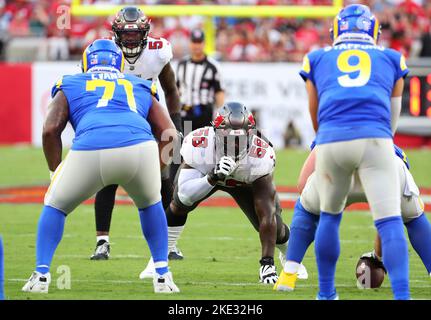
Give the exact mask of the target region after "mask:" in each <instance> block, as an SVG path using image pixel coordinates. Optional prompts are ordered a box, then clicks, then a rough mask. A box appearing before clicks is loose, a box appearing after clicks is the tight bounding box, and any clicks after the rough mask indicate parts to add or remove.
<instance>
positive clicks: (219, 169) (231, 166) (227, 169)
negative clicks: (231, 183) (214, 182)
mask: <svg viewBox="0 0 431 320" xmlns="http://www.w3.org/2000/svg"><path fill="white" fill-rule="evenodd" d="M236 167H238V163H236V162H235V160H234V159H232V158H231V157H227V156H223V157H221V159H220V161H219V163H218V164H217V166H216V167H215V170H214V173H215V174H216V175H218V176H222V177H224V178H226V177H227V176H230V175H231V174H232V173H233V172H234V171H235V169H236Z"/></svg>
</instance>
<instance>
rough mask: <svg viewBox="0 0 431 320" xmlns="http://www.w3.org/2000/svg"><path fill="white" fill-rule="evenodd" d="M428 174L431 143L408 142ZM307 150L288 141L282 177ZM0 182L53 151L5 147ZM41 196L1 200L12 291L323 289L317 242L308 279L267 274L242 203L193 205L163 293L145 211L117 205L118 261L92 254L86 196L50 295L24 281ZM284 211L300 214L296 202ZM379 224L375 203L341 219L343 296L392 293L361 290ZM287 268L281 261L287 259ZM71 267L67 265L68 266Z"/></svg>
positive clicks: (209, 295)
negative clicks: (33, 200) (264, 277)
mask: <svg viewBox="0 0 431 320" xmlns="http://www.w3.org/2000/svg"><path fill="white" fill-rule="evenodd" d="M407 154H408V156H409V157H410V161H411V164H412V172H413V175H414V176H415V178H416V180H417V182H418V184H419V185H420V186H424V187H430V186H431V177H430V175H429V172H431V170H430V166H431V152H429V151H424V150H419V151H408V152H407ZM306 156H307V152H304V151H298V150H285V151H281V152H279V153H278V154H277V169H276V178H275V179H276V182H277V184H283V185H294V184H295V182H296V179H297V175H298V173H299V170H300V168H301V165H302V162H303V161H304V159H305V158H306ZM0 161H1V164H2V165H1V166H0V178H1V179H0V186H10V185H28V184H40V183H47V182H48V179H47V176H48V173H47V172H48V171H47V169H46V165H45V162H44V158H43V153H42V151H41V150H40V149H36V148H27V147H19V148H0ZM40 210H41V205H25V204H23V205H10V204H2V205H0V234H2V236H3V239H4V245H5V278H6V282H5V292H6V297H7V299H122V300H124V299H314V298H315V294H316V292H317V271H316V266H315V259H314V248H313V247H310V249H309V250H308V252H307V255H306V257H305V260H304V263H305V265H306V266H307V268H308V271H309V274H310V277H309V279H308V280H306V281H299V282H298V287H297V290H296V291H295V292H293V293H281V292H275V291H273V290H272V288H271V286H265V285H261V284H258V282H257V279H258V270H259V263H258V260H259V258H260V244H259V238H258V234H257V233H256V232H255V231H254V230H253V228H252V227H251V225H250V223H249V222H248V220H247V219H246V218H245V216H244V215H243V214H242V212H241V211H240V210H239V209H237V208H198V209H197V210H196V211H195V212H194V213H193V214H192V215H190V217H189V220H188V223H187V227H186V229H185V231H184V233H183V235H182V237H181V239H180V241H179V247H180V248H181V250H182V251H183V253H184V255H185V259H184V260H183V261H172V262H171V263H170V265H171V270H172V271H173V273H174V279H175V282H176V283H177V285H178V286H179V287H180V289H181V293H180V294H176V295H169V296H166V295H162V296H159V295H155V294H153V293H152V284H151V281H148V280H147V281H141V280H139V279H138V275H139V273H140V271H142V269H143V268H144V267H145V265H146V262H147V260H148V258H149V251H148V249H147V245H146V242H145V240H144V239H143V237H142V234H141V231H140V225H139V218H138V214H137V212H136V209H135V208H134V207H132V206H117V207H116V208H115V211H114V216H113V223H112V228H111V242H112V256H111V259H110V260H109V261H90V260H89V256H90V255H91V253H92V250H93V249H94V245H95V237H94V214H93V208H92V206H84V205H83V206H80V207H79V208H78V209H77V210H76V211H75V212H73V214H71V215H70V217H68V219H67V223H66V227H65V232H64V237H63V240H62V242H61V244H60V246H59V248H58V250H57V252H56V255H55V258H54V261H53V265H52V269H51V274H52V278H53V282H52V285H51V286H50V294H48V295H28V294H25V293H22V292H21V291H20V289H21V287H22V285H23V284H24V283H25V281H26V278H27V277H28V276H29V275H30V273H31V272H32V270H33V268H34V260H35V258H34V256H35V253H34V251H35V232H36V228H37V220H38V218H39V213H40ZM283 218H284V220H285V221H286V222H287V223H290V221H291V218H292V211H291V210H285V211H284V212H283ZM374 235H375V231H374V227H373V224H372V220H371V216H370V214H369V213H368V212H346V213H345V215H344V218H343V221H342V224H341V256H340V259H339V262H338V265H337V277H336V283H337V288H338V292H339V294H340V298H341V299H390V298H391V297H392V294H391V291H390V287H389V281H388V280H389V279H388V278H386V279H385V282H384V284H383V287H382V288H380V289H378V290H358V289H357V288H356V284H355V266H356V262H357V259H358V257H359V255H360V254H361V253H363V252H365V251H369V250H370V249H371V248H372V244H373V239H374ZM409 250H410V277H411V282H410V284H411V291H412V297H413V298H415V299H430V298H431V293H430V290H429V289H430V287H431V280H430V278H429V276H428V275H427V274H426V270H425V268H424V266H423V265H422V263H421V261H420V260H419V258H418V257H417V255H416V253H415V252H414V251H413V250H412V248H411V247H410V248H409ZM60 266H67V267H68V268H70V271H71V290H60V289H58V288H57V280H59V279H60V280H61V273H57V269H58V267H60ZM277 266H278V268H279V269H280V264H279V262H278V261H277ZM59 271H61V268H60V269H59Z"/></svg>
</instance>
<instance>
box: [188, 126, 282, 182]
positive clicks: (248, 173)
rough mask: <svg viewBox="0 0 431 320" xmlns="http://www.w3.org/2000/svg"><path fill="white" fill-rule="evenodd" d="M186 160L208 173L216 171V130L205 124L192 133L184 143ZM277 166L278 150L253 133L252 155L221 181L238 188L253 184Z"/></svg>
mask: <svg viewBox="0 0 431 320" xmlns="http://www.w3.org/2000/svg"><path fill="white" fill-rule="evenodd" d="M181 156H182V157H183V160H184V162H185V163H186V164H187V165H189V166H190V167H192V168H195V169H196V170H198V171H200V172H201V173H202V174H204V175H206V174H208V173H209V172H211V171H212V170H214V168H215V166H216V163H217V162H218V161H219V159H218V158H219V157H220V156H218V155H217V153H216V145H215V131H214V128H213V127H204V128H200V129H197V130H195V131H192V132H190V133H189V134H188V135H187V136H186V137H185V138H184V141H183V144H182V146H181ZM274 168H275V152H274V149H273V148H272V147H271V146H270V145H269V144H268V143H266V142H265V141H264V140H262V139H261V138H259V137H258V136H253V138H252V143H251V146H250V149H249V152H248V154H247V155H246V156H245V157H244V158H243V159H241V160H239V165H238V167H237V168H236V169H235V171H234V172H233V173H232V174H231V175H230V176H229V177H227V178H226V180H225V181H223V182H218V184H220V185H223V186H227V187H235V186H238V185H244V184H251V183H253V182H254V181H255V180H256V179H258V178H260V177H263V176H265V175H267V174H271V173H272V172H273V171H274Z"/></svg>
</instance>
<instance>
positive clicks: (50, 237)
mask: <svg viewBox="0 0 431 320" xmlns="http://www.w3.org/2000/svg"><path fill="white" fill-rule="evenodd" d="M65 220H66V215H65V214H64V213H63V212H62V211H60V210H58V209H55V208H53V207H50V206H44V207H43V209H42V214H41V215H40V218H39V224H38V227H37V240H36V271H38V272H40V273H42V274H45V273H48V272H49V268H50V266H51V262H52V258H53V257H54V253H55V250H56V249H57V246H58V244H59V243H60V241H61V238H62V237H63V231H64V222H65Z"/></svg>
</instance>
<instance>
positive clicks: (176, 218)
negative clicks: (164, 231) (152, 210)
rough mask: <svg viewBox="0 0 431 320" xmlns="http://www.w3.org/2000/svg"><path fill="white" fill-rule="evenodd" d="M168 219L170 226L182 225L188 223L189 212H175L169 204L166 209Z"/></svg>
mask: <svg viewBox="0 0 431 320" xmlns="http://www.w3.org/2000/svg"><path fill="white" fill-rule="evenodd" d="M165 213H166V220H167V222H168V226H169V227H182V226H184V225H185V224H186V221H187V216H188V214H187V213H186V214H174V213H173V212H172V210H171V207H170V206H168V207H167V208H166V210H165Z"/></svg>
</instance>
